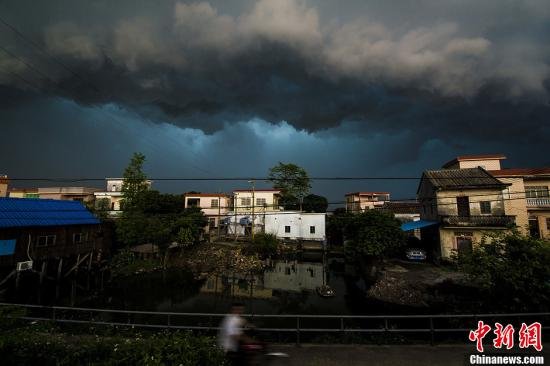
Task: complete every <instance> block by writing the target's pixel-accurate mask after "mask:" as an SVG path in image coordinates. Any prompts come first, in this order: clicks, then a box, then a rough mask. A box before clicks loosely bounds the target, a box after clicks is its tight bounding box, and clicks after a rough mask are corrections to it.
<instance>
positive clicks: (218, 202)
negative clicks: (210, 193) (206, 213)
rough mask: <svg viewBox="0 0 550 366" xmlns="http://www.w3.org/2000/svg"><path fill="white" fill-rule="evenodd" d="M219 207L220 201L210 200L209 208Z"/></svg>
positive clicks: (216, 199) (217, 199)
mask: <svg viewBox="0 0 550 366" xmlns="http://www.w3.org/2000/svg"><path fill="white" fill-rule="evenodd" d="M219 206H220V199H219V198H212V199H211V200H210V208H218V207H219Z"/></svg>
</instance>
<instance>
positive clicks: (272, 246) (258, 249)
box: [247, 234, 279, 257]
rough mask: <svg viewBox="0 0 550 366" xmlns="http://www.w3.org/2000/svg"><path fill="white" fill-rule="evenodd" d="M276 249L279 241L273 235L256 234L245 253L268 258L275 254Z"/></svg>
mask: <svg viewBox="0 0 550 366" xmlns="http://www.w3.org/2000/svg"><path fill="white" fill-rule="evenodd" d="M278 248H279V239H277V237H276V236H275V235H274V234H257V235H255V236H254V240H253V241H252V242H251V243H250V245H249V246H248V247H247V253H248V254H258V255H260V256H262V257H270V256H272V255H275V254H277V250H278Z"/></svg>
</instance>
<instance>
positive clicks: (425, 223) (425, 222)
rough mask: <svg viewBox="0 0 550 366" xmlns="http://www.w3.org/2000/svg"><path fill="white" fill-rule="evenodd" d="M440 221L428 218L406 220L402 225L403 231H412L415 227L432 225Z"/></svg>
mask: <svg viewBox="0 0 550 366" xmlns="http://www.w3.org/2000/svg"><path fill="white" fill-rule="evenodd" d="M437 224H439V222H437V221H428V220H418V221H409V222H405V223H404V224H402V225H401V230H403V231H411V230H415V229H421V228H423V227H426V226H432V225H437Z"/></svg>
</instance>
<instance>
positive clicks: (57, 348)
mask: <svg viewBox="0 0 550 366" xmlns="http://www.w3.org/2000/svg"><path fill="white" fill-rule="evenodd" d="M0 357H1V359H2V364H5V365H44V366H48V365H56V366H62V365H71V366H72V365H184V366H195V365H200V366H202V365H205V366H208V365H213V366H214V365H215V366H218V365H223V364H224V357H223V353H222V352H221V350H220V349H219V348H217V347H216V345H215V341H214V339H213V338H210V337H204V336H193V335H192V334H191V333H190V332H185V333H179V332H176V333H164V334H155V335H152V336H149V337H145V338H142V337H141V336H140V335H139V334H137V337H136V334H134V336H128V337H123V336H112V337H104V336H97V335H96V336H94V335H72V334H67V333H58V332H53V331H52V332H39V331H36V330H34V329H32V328H24V329H19V330H14V331H11V332H4V333H3V334H1V335H0Z"/></svg>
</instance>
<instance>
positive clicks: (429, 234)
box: [417, 167, 515, 259]
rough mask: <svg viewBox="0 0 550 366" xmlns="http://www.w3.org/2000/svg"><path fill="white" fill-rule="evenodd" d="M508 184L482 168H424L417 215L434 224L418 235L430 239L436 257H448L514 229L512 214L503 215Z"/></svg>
mask: <svg viewBox="0 0 550 366" xmlns="http://www.w3.org/2000/svg"><path fill="white" fill-rule="evenodd" d="M508 187H510V184H508V183H503V182H501V181H500V180H498V179H496V178H495V177H493V176H492V175H491V174H489V173H488V172H487V171H486V170H485V169H483V168H481V167H477V168H462V169H442V170H428V171H425V172H424V173H423V175H422V178H421V180H420V185H419V187H418V191H417V194H418V201H419V203H420V204H421V210H420V216H421V219H422V220H426V221H431V222H433V223H434V225H431V226H427V227H424V228H423V229H422V234H421V235H422V238H423V239H424V240H427V241H428V242H429V241H432V247H433V248H434V254H435V256H436V257H438V258H442V259H450V258H451V257H452V255H453V253H458V254H460V253H461V252H463V251H470V250H471V249H472V245H474V244H476V243H479V242H480V241H481V240H482V239H483V238H488V237H490V235H491V234H495V233H502V232H503V231H506V230H510V229H512V228H514V227H515V217H514V216H512V215H507V214H506V207H505V201H504V191H505V190H506V189H507V188H508Z"/></svg>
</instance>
